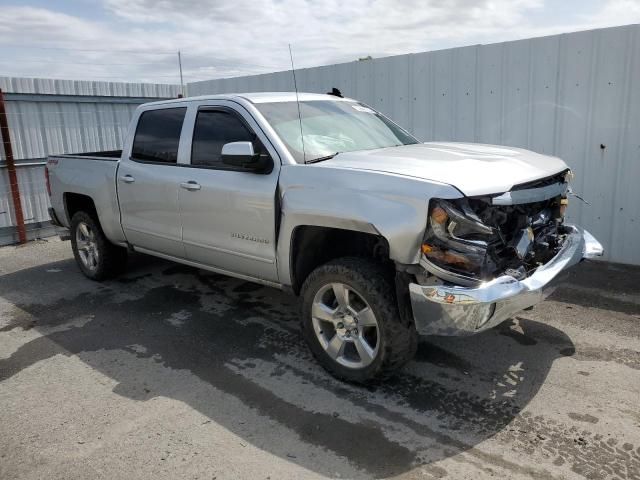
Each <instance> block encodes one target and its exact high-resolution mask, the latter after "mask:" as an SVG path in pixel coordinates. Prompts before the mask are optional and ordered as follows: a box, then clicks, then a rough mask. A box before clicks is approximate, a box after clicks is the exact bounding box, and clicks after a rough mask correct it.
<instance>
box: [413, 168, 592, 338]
mask: <svg viewBox="0 0 640 480" xmlns="http://www.w3.org/2000/svg"><path fill="white" fill-rule="evenodd" d="M570 178H571V173H570V171H568V170H565V171H563V172H560V173H558V174H556V175H553V176H551V177H548V178H544V179H541V180H538V181H536V182H530V183H527V184H523V185H519V186H516V187H514V188H512V189H511V190H510V191H509V192H506V193H502V194H496V195H489V196H482V197H466V198H461V199H457V200H441V199H433V200H432V201H431V203H430V208H429V219H428V223H427V229H426V233H425V237H424V240H423V243H422V246H421V250H422V256H421V260H420V264H421V266H422V267H423V268H424V270H425V275H423V276H417V280H418V283H416V284H411V285H410V294H411V303H412V308H413V313H414V318H415V321H416V327H417V329H418V331H419V332H420V333H422V334H425V335H465V334H470V333H475V332H477V331H480V330H484V329H486V328H490V327H492V326H494V325H497V324H498V323H500V322H501V321H503V320H505V319H507V318H509V317H510V316H512V315H513V314H515V313H517V312H518V311H520V310H523V309H525V308H528V307H530V306H532V305H535V304H536V303H539V302H540V301H542V300H543V299H544V298H545V297H546V296H547V295H549V294H550V293H551V292H552V291H553V288H555V285H557V283H558V280H559V279H560V278H561V277H562V275H560V274H561V273H563V272H564V271H565V270H566V269H567V268H569V267H571V266H572V265H575V264H576V263H578V262H579V261H581V260H582V259H583V258H590V257H594V256H599V255H602V252H603V250H602V246H601V245H600V244H599V243H598V241H597V240H596V239H595V238H593V236H591V235H590V234H589V232H587V231H585V230H581V229H579V228H578V227H575V226H572V225H567V224H565V223H564V216H565V210H566V208H567V204H568V201H567V195H568V193H569V192H570V190H569V185H568V184H569V180H570Z"/></svg>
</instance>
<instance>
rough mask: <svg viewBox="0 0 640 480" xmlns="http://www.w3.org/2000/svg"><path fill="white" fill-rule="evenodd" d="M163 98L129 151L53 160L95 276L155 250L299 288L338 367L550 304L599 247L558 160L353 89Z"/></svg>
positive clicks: (60, 204)
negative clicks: (573, 207)
mask: <svg viewBox="0 0 640 480" xmlns="http://www.w3.org/2000/svg"><path fill="white" fill-rule="evenodd" d="M298 100H299V102H298V101H297V100H296V94H295V93H250V94H234V95H214V96H205V97H193V98H186V99H177V100H169V101H162V102H155V103H149V104H145V105H142V106H140V107H139V108H138V109H137V110H136V113H135V115H134V117H133V119H132V121H131V125H130V127H129V133H128V136H127V138H126V140H125V142H124V145H123V150H122V151H113V152H96V153H84V154H77V155H60V156H53V157H50V158H49V159H48V162H47V178H48V181H49V187H50V192H51V204H52V208H51V210H50V214H51V218H52V220H53V222H54V223H55V224H57V225H59V226H61V227H65V228H67V229H69V232H68V235H69V237H70V239H71V245H72V248H73V252H74V255H75V258H76V261H77V263H78V266H79V267H80V270H82V272H83V273H84V274H85V275H86V276H87V277H89V278H91V279H93V280H103V279H105V278H108V277H109V276H112V275H114V274H116V273H117V272H120V271H121V270H122V268H123V267H124V266H125V263H126V257H127V252H128V251H137V252H143V253H147V254H150V255H156V256H158V257H162V258H165V259H170V260H175V261H176V262H180V263H184V264H187V265H192V266H194V267H198V268H202V269H206V270H211V271H214V272H218V273H222V274H225V275H231V276H235V277H239V278H242V279H246V280H249V281H253V282H259V283H262V284H265V285H269V286H272V287H276V288H282V289H287V290H290V291H292V292H293V293H294V294H296V295H299V296H300V297H301V323H302V332H303V335H304V338H305V340H306V342H307V343H308V345H309V347H310V349H311V351H312V352H313V354H314V355H315V357H316V358H317V359H318V361H319V362H320V363H321V364H322V365H323V366H324V367H325V368H326V369H327V370H329V371H330V372H331V373H332V374H334V375H335V376H337V377H339V378H342V379H345V380H349V381H355V382H365V381H367V380H370V379H372V378H375V377H379V376H381V375H383V374H384V373H385V372H389V371H390V370H392V369H395V368H398V367H399V366H401V365H403V364H404V363H405V362H406V361H408V360H409V359H411V358H412V356H413V354H414V353H415V349H416V344H417V335H419V334H420V335H467V334H472V333H475V332H479V331H482V330H485V329H487V328H491V327H493V326H495V325H497V324H498V323H500V322H502V321H503V320H505V319H507V318H509V317H510V316H512V315H514V314H515V313H516V312H518V311H520V310H522V309H525V308H528V307H531V306H532V305H534V304H536V303H538V302H540V301H542V300H543V298H545V296H546V295H548V294H549V293H550V291H551V290H552V288H553V286H554V285H555V284H557V282H558V281H559V279H560V278H561V277H562V276H563V275H562V274H563V273H564V272H565V271H566V270H567V269H568V268H569V267H571V266H572V265H574V264H576V263H578V262H580V261H581V260H582V259H583V258H589V257H594V256H598V255H601V254H602V246H601V245H600V244H599V243H598V242H597V241H596V240H595V239H594V238H593V237H592V236H591V235H590V234H589V233H588V232H586V231H585V230H583V229H581V228H579V227H576V226H572V225H568V224H566V223H564V216H565V210H566V208H567V203H568V200H567V197H568V193H570V190H569V185H568V183H569V180H570V179H571V175H572V174H571V171H570V170H569V168H568V167H567V165H566V164H565V163H564V162H563V161H562V160H560V159H558V158H555V157H550V156H544V155H539V154H536V153H533V152H530V151H526V150H522V149H518V148H511V147H499V146H491V145H481V144H466V143H441V142H433V143H421V142H420V141H418V140H417V139H416V138H415V137H414V136H412V135H411V134H410V133H408V132H407V131H406V130H404V129H402V128H401V127H399V126H398V125H397V124H395V123H394V122H392V121H391V120H389V119H388V118H386V117H385V116H383V115H382V114H380V113H378V112H377V111H375V110H374V109H372V108H371V107H369V106H367V105H365V104H363V103H360V102H358V101H355V100H351V99H347V98H342V97H341V96H340V95H339V94H335V93H334V94H332V95H331V94H327V95H319V94H307V93H301V94H300V95H299V98H298Z"/></svg>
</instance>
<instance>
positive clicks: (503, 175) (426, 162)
mask: <svg viewBox="0 0 640 480" xmlns="http://www.w3.org/2000/svg"><path fill="white" fill-rule="evenodd" d="M317 166H319V167H320V166H324V167H339V168H349V169H359V170H372V171H379V172H387V173H393V174H397V175H406V176H410V177H417V178H422V179H425V180H433V181H436V182H440V183H447V184H449V185H453V186H454V187H456V188H457V189H458V190H460V191H461V192H462V193H464V194H465V195H466V196H476V195H487V194H495V193H502V192H506V191H509V190H510V189H511V187H513V186H514V185H519V184H522V183H526V182H530V181H533V180H538V179H540V178H545V177H549V176H551V175H554V174H556V173H559V172H561V171H562V170H565V169H566V168H568V167H567V164H566V163H564V162H563V161H562V160H560V159H559V158H557V157H550V156H547V155H540V154H538V153H534V152H531V151H529V150H524V149H521V148H512V147H502V146H496V145H484V144H479V143H451V142H448V143H439V142H429V143H422V144H415V145H402V146H399V147H389V148H380V149H376V150H363V151H358V152H345V153H340V154H339V155H337V156H336V157H334V158H332V159H331V160H327V161H324V162H321V163H318V164H317Z"/></svg>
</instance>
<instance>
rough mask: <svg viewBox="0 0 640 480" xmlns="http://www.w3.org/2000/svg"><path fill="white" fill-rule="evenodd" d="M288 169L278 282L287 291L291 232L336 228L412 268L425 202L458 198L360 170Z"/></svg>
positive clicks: (447, 190)
mask: <svg viewBox="0 0 640 480" xmlns="http://www.w3.org/2000/svg"><path fill="white" fill-rule="evenodd" d="M320 165H321V164H318V166H316V165H298V166H295V165H292V166H287V167H284V168H283V169H282V172H281V175H280V195H281V208H282V215H281V224H280V232H279V235H278V254H277V257H278V276H279V279H280V282H281V283H282V284H285V285H291V271H290V249H291V238H292V234H293V231H294V230H295V228H296V227H299V226H301V225H309V226H319V227H330V228H340V229H345V230H354V231H358V232H364V233H372V234H375V235H380V236H382V237H384V238H385V239H386V240H387V242H388V244H389V256H390V257H391V259H392V260H394V261H396V262H399V263H404V264H411V263H418V260H419V251H420V242H421V241H422V238H423V236H424V230H425V227H426V219H427V213H428V205H429V199H430V198H432V197H437V198H459V197H461V196H462V194H461V193H460V192H459V191H458V190H457V189H455V188H454V187H452V186H450V185H447V184H440V183H434V182H429V181H425V180H422V179H416V178H413V177H404V176H400V175H392V174H386V173H383V172H372V171H362V170H352V169H343V168H336V167H328V168H322V167H320Z"/></svg>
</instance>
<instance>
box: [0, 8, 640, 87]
mask: <svg viewBox="0 0 640 480" xmlns="http://www.w3.org/2000/svg"><path fill="white" fill-rule="evenodd" d="M0 9H1V10H0V76H28V77H48V78H70V79H90V80H110V81H148V82H158V83H179V77H178V65H177V54H176V52H177V50H181V51H182V56H183V68H184V76H185V82H191V81H196V80H206V79H210V78H221V77H232V76H239V75H249V74H256V73H265V72H271V71H278V70H287V69H289V68H290V64H289V53H288V50H287V48H288V47H287V44H288V43H291V44H292V45H293V50H294V59H295V62H296V68H303V67H311V66H317V65H325V64H331V63H337V62H348V61H352V60H356V59H357V58H358V57H365V56H367V55H371V56H373V57H381V56H388V55H394V54H402V53H410V52H421V51H428V50H436V49H442V48H449V47H457V46H463V45H471V44H477V43H493V42H501V41H505V40H514V39H519V38H528V37H534V36H542V35H549V34H555V33H562V32H570V31H576V30H586V29H590V28H599V27H607V26H613V25H625V24H630V23H640V0H565V1H563V0H422V1H417V0H396V1H394V0H341V1H339V0H323V1H320V0H317V1H311V0H235V1H223V0H218V1H205V0H156V1H153V0H96V1H89V0H68V1H52V0H21V1H20V0H13V1H12V0H8V1H7V0H0Z"/></svg>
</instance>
